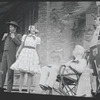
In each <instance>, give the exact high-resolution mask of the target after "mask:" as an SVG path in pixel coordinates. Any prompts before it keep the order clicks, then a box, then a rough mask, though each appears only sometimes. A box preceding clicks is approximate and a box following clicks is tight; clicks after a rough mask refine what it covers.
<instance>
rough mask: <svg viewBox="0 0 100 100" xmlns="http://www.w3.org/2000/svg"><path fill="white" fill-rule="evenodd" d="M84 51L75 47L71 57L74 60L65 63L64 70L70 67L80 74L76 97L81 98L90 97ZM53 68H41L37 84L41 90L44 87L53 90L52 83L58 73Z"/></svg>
mask: <svg viewBox="0 0 100 100" xmlns="http://www.w3.org/2000/svg"><path fill="white" fill-rule="evenodd" d="M84 51H85V50H84V48H83V47H82V46H80V45H76V46H75V49H74V50H73V56H74V57H75V59H74V60H71V61H69V62H67V63H65V65H66V70H67V69H69V68H68V66H71V67H72V68H73V69H75V70H76V71H77V72H79V73H82V74H81V76H80V79H79V83H78V88H77V93H76V96H82V95H86V96H91V85H90V69H89V67H88V66H87V61H86V59H84V58H83V55H84ZM56 66H57V65H56ZM56 66H55V67H56ZM58 66H60V65H58ZM55 67H53V66H52V67H51V68H48V67H43V69H42V73H41V78H40V83H39V84H40V86H41V87H43V89H44V87H47V88H48V87H49V88H51V89H52V88H53V86H54V83H55V81H56V79H57V75H58V71H59V67H56V68H55ZM45 69H46V70H45ZM48 69H49V71H48V72H49V75H48V74H47V73H48V72H47V70H48ZM66 72H67V73H70V72H71V71H70V70H68V71H66ZM43 76H45V77H43ZM47 88H46V89H47Z"/></svg>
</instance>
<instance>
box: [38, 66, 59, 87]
mask: <svg viewBox="0 0 100 100" xmlns="http://www.w3.org/2000/svg"><path fill="white" fill-rule="evenodd" d="M58 71H59V68H57V67H53V66H52V68H49V67H47V66H44V67H43V68H42V71H41V77H40V82H39V84H41V85H44V86H49V87H51V88H52V87H53V86H54V83H55V81H56V79H57V75H58Z"/></svg>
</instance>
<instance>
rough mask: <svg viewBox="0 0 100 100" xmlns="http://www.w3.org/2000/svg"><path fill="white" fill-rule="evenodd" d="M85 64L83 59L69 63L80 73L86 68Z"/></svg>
mask: <svg viewBox="0 0 100 100" xmlns="http://www.w3.org/2000/svg"><path fill="white" fill-rule="evenodd" d="M86 65H87V63H86V60H85V59H82V60H79V63H71V64H70V66H71V67H72V68H73V69H75V70H76V71H78V72H79V73H82V72H83V71H84V69H85V68H86Z"/></svg>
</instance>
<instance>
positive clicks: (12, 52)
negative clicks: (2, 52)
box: [8, 33, 22, 63]
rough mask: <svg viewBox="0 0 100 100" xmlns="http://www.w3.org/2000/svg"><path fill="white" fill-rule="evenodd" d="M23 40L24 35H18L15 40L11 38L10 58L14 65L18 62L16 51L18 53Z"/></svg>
mask: <svg viewBox="0 0 100 100" xmlns="http://www.w3.org/2000/svg"><path fill="white" fill-rule="evenodd" d="M21 38H22V35H21V34H18V33H16V34H15V38H14V39H12V38H10V41H9V50H8V52H9V57H10V60H11V61H12V63H13V62H14V61H15V60H16V57H15V55H16V51H17V49H18V47H19V46H20V44H21Z"/></svg>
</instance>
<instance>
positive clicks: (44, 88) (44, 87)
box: [40, 84, 48, 91]
mask: <svg viewBox="0 0 100 100" xmlns="http://www.w3.org/2000/svg"><path fill="white" fill-rule="evenodd" d="M40 87H41V88H42V90H45V91H46V90H47V89H48V88H47V87H46V86H44V85H41V84H40Z"/></svg>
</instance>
